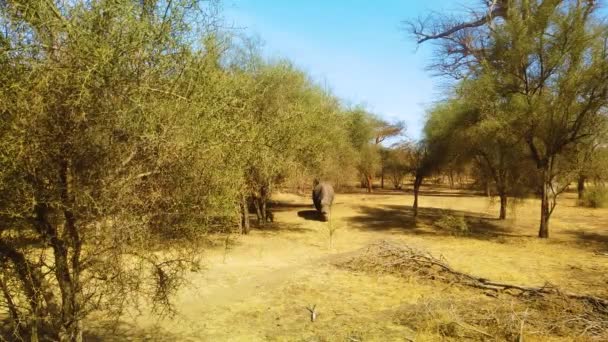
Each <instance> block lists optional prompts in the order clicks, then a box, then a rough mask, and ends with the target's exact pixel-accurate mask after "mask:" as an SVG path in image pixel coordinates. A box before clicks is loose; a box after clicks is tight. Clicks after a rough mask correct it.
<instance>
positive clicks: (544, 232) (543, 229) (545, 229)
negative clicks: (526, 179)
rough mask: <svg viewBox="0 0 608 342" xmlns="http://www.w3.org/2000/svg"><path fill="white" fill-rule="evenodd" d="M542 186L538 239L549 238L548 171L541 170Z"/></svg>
mask: <svg viewBox="0 0 608 342" xmlns="http://www.w3.org/2000/svg"><path fill="white" fill-rule="evenodd" d="M542 173H543V185H542V192H541V205H540V227H539V230H538V237H539V238H543V239H546V238H549V217H550V215H551V212H550V209H549V186H550V184H549V182H550V180H549V179H548V171H547V170H546V169H545V170H543V172H542Z"/></svg>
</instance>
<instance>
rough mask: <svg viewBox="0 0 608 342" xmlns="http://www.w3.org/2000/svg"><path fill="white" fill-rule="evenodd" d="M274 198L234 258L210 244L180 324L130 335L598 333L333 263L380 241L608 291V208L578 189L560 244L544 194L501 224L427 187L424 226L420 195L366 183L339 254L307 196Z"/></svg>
mask: <svg viewBox="0 0 608 342" xmlns="http://www.w3.org/2000/svg"><path fill="white" fill-rule="evenodd" d="M275 198H276V199H278V200H280V202H281V203H280V205H278V206H276V213H275V223H274V224H273V225H271V226H270V227H268V228H267V229H265V230H254V231H253V232H252V234H251V235H249V236H245V237H239V238H237V240H236V241H234V245H233V247H232V249H231V250H230V251H228V253H227V254H226V255H225V248H224V247H223V244H222V243H218V247H217V248H213V249H211V250H206V251H205V254H204V261H205V264H206V270H205V271H204V272H202V273H196V274H195V273H193V274H192V277H191V279H190V280H191V282H192V284H193V285H192V286H190V287H188V288H186V289H184V290H183V291H182V292H181V293H180V296H179V298H178V311H179V313H178V316H177V317H176V318H175V319H173V320H162V321H157V320H156V319H154V318H153V317H152V316H149V315H147V314H143V315H140V316H136V317H134V318H132V319H131V320H127V321H128V322H126V323H128V325H129V326H133V327H134V329H133V331H137V332H138V335H135V336H130V337H129V338H130V339H132V340H158V341H161V340H162V341H167V340H176V341H403V340H407V339H406V338H411V339H415V340H416V341H436V340H438V339H439V338H441V337H442V336H444V337H445V338H452V339H454V340H459V339H463V338H473V339H483V338H487V339H489V340H491V339H492V338H490V337H488V336H485V335H484V334H482V333H479V332H475V331H474V330H472V328H471V327H468V328H463V327H461V326H460V325H458V324H456V323H454V324H456V325H455V326H454V324H447V325H446V324H444V323H445V322H449V321H450V320H449V319H450V317H458V318H459V319H461V320H460V321H458V323H462V324H464V325H466V324H469V325H471V326H472V327H473V328H475V327H482V328H480V330H483V331H484V332H485V333H488V334H490V335H492V336H497V337H496V339H497V340H503V339H506V338H507V337H512V336H514V335H513V334H514V332H515V331H516V330H517V327H518V325H517V324H519V322H520V321H521V320H522V317H524V316H525V317H528V318H526V320H525V322H526V323H524V332H525V337H526V341H528V340H535V339H536V340H545V339H546V338H547V337H548V336H552V338H553V339H554V340H562V341H571V340H575V339H577V338H578V339H579V340H588V339H591V337H589V336H591V335H588V336H587V337H585V335H583V336H580V337H577V336H574V334H573V333H570V330H564V331H561V332H560V331H558V330H555V332H552V333H551V335H543V334H535V333H534V332H535V330H534V329H537V330H540V328H538V327H537V328H534V327H533V325H532V323H528V319H529V320H530V321H532V320H535V319H536V318H535V316H534V315H536V314H537V313H538V314H541V313H545V312H550V311H551V310H553V311H555V312H556V313H559V312H560V310H562V309H563V305H562V304H560V303H559V302H556V304H555V306H554V307H551V308H542V307H536V306H534V305H528V304H526V303H522V302H521V301H520V299H518V298H511V297H510V296H505V297H504V298H502V297H500V298H498V299H497V298H493V297H488V296H486V295H485V294H484V293H483V292H480V291H479V290H477V289H469V288H461V287H459V286H453V285H449V284H446V283H443V282H438V281H430V280H428V279H423V278H419V277H415V276H411V277H403V276H401V275H395V274H379V273H374V272H364V271H353V270H345V269H341V268H337V267H335V266H334V265H333V263H334V261H335V260H336V259H337V258H342V257H343V256H344V255H350V253H353V252H354V251H356V250H358V249H360V248H362V247H363V246H366V245H368V244H369V243H370V242H372V241H376V240H378V239H390V240H391V241H394V242H395V243H404V244H407V245H410V246H415V247H416V248H419V249H424V250H427V251H429V252H430V253H432V254H433V255H436V256H439V255H442V256H443V257H444V258H445V259H446V260H449V262H450V265H451V266H452V267H453V268H454V269H457V270H459V271H462V272H467V273H471V274H475V275H477V276H480V277H484V278H488V279H492V280H496V281H501V282H510V283H517V284H526V285H531V286H542V285H543V284H545V283H547V282H549V283H551V284H554V285H555V286H558V287H559V288H562V289H567V290H569V291H572V292H581V293H589V294H592V295H596V296H604V297H607V296H608V286H607V284H608V283H607V282H608V257H605V256H602V255H597V254H595V252H597V251H608V210H607V209H586V208H580V207H577V206H576V199H575V198H574V196H572V195H570V194H567V197H566V198H563V199H561V201H560V202H559V205H558V207H557V209H556V211H555V214H554V216H553V217H552V221H551V224H552V227H551V229H552V230H551V234H552V236H551V239H549V240H548V241H541V240H539V239H537V238H536V237H535V236H536V232H537V221H538V217H539V211H538V207H539V205H538V202H537V201H536V200H527V201H524V202H523V203H522V204H520V205H519V206H518V208H517V210H516V215H515V216H512V217H511V218H509V219H508V220H507V221H505V222H499V221H498V220H495V219H494V217H496V216H497V214H498V207H497V204H496V203H491V202H490V201H488V199H487V198H485V197H478V196H474V195H472V194H469V193H463V192H459V191H450V190H446V189H439V188H433V189H425V192H424V193H423V197H421V200H420V205H421V207H422V209H421V211H420V218H419V220H418V222H417V223H415V222H414V221H413V219H412V217H411V212H410V205H411V203H412V196H410V195H409V194H405V193H403V192H392V191H386V192H380V191H379V192H377V193H375V194H370V195H368V194H364V193H360V192H358V190H355V191H353V193H348V194H338V195H337V197H336V202H337V203H336V205H335V207H334V210H333V212H332V222H333V224H334V225H336V227H338V229H337V230H336V233H335V235H334V236H333V243H332V248H331V249H330V248H329V244H328V234H327V229H326V227H325V226H324V223H322V222H318V221H314V220H312V219H311V217H310V216H309V215H307V214H306V213H307V212H309V211H310V210H312V204H311V203H310V200H309V199H308V198H307V197H300V196H297V195H291V194H281V195H278V196H276V197H275ZM446 213H449V214H453V215H462V216H463V217H464V218H465V220H466V222H467V225H468V226H469V228H470V230H471V231H470V233H469V234H468V235H466V236H454V235H453V234H446V233H445V232H443V231H441V229H438V228H437V227H436V226H434V225H433V223H434V222H435V221H437V220H438V218H440V217H441V216H442V215H445V214H446ZM512 301H513V302H512ZM314 304H316V306H317V311H318V313H319V315H318V318H317V320H316V321H315V322H314V323H313V322H310V313H309V312H308V310H307V309H306V307H307V306H310V305H314ZM526 309H527V310H528V311H527V312H526ZM489 311H490V312H495V317H497V318H498V320H497V321H495V322H494V323H491V324H489V323H484V322H483V321H481V319H482V318H484V317H485V316H487V315H488V312H489ZM524 314H525V315H524ZM552 315H554V317H556V316H555V314H552ZM441 322H444V323H441ZM556 323H558V321H556ZM558 328H559V327H556V328H554V329H558ZM542 329H547V328H546V327H544V328H542ZM151 331H154V332H158V335H157V334H156V333H150V332H151ZM139 332H141V333H139ZM499 332H500V333H499ZM509 332H511V333H509ZM95 333H96V334H97V335H98V336H101V337H102V338H104V339H108V338H109V337H110V336H119V335H116V334H114V335H113V334H112V333H110V332H108V331H104V330H103V329H100V330H99V331H96V332H95ZM452 335H453V337H449V336H452ZM156 336H159V337H158V338H157V337H156ZM484 336H485V337H484ZM115 340H124V339H120V338H118V339H115Z"/></svg>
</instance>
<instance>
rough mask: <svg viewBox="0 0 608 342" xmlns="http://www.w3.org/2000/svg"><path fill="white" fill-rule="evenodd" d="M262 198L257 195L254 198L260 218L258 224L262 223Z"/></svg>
mask: <svg viewBox="0 0 608 342" xmlns="http://www.w3.org/2000/svg"><path fill="white" fill-rule="evenodd" d="M260 202H261V201H260V198H259V197H255V198H254V199H253V206H254V207H255V216H256V217H257V219H258V225H262V224H263V223H262V208H260Z"/></svg>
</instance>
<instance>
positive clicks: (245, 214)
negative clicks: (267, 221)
mask: <svg viewBox="0 0 608 342" xmlns="http://www.w3.org/2000/svg"><path fill="white" fill-rule="evenodd" d="M240 209H241V234H249V230H250V229H251V225H250V224H249V206H248V205H247V198H246V197H245V195H242V196H241V203H240Z"/></svg>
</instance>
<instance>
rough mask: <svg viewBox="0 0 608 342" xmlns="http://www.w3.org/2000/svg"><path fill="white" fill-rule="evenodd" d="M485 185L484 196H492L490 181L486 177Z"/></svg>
mask: <svg viewBox="0 0 608 342" xmlns="http://www.w3.org/2000/svg"><path fill="white" fill-rule="evenodd" d="M485 186H486V196H487V197H492V190H491V189H490V181H488V180H487V179H486V180H485Z"/></svg>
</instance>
